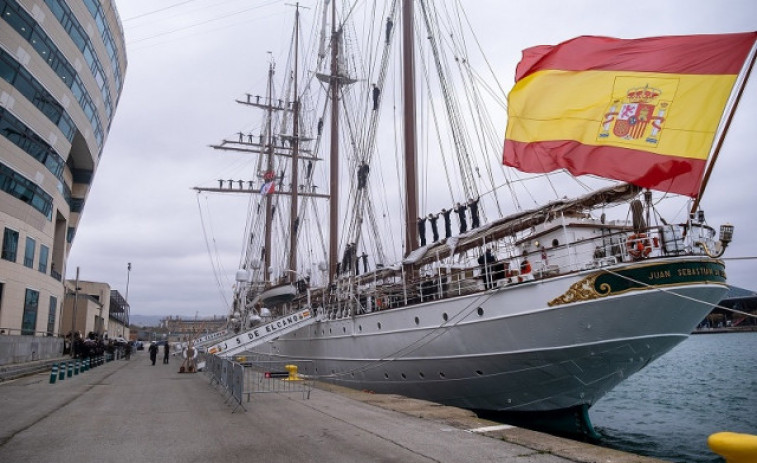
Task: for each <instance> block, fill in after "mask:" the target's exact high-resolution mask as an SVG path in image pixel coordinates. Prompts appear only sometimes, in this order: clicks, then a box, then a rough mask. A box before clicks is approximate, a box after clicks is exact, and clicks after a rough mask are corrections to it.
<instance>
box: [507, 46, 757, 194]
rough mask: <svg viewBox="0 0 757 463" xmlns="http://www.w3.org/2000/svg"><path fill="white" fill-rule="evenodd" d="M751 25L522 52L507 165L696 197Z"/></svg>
mask: <svg viewBox="0 0 757 463" xmlns="http://www.w3.org/2000/svg"><path fill="white" fill-rule="evenodd" d="M755 40H757V32H748V33H738V34H721V35H691V36H670V37H651V38H643V39H633V40H623V39H615V38H609V37H591V36H585V37H578V38H575V39H572V40H569V41H567V42H563V43H561V44H559V45H555V46H537V47H533V48H529V49H527V50H524V51H523V59H522V60H521V62H520V63H519V64H518V68H517V70H516V76H515V82H516V83H515V86H514V87H513V89H512V91H511V92H510V95H509V97H508V122H507V133H506V137H505V149H504V163H505V165H509V166H512V167H516V168H518V169H520V170H521V171H524V172H551V171H554V170H557V169H567V170H568V171H569V172H570V173H572V174H573V175H584V174H595V175H599V176H602V177H605V178H611V179H615V180H622V181H626V182H629V183H633V184H635V185H638V186H641V187H644V188H651V189H655V190H660V191H667V192H672V193H679V194H684V195H688V196H691V197H696V196H697V194H698V192H699V186H700V183H701V180H702V175H703V172H704V169H705V166H706V164H707V158H708V156H709V153H710V151H711V148H712V145H713V142H714V139H715V134H716V132H717V129H718V124H719V123H720V120H721V119H722V117H723V112H724V111H725V107H726V104H727V102H728V99H729V97H730V95H731V91H732V89H733V86H734V84H735V82H736V80H737V77H738V74H739V73H740V72H741V70H742V68H743V67H744V63H745V62H746V60H747V58H748V57H749V55H750V51H751V50H752V47H753V46H754V44H755Z"/></svg>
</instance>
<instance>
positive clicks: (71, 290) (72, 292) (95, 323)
mask: <svg viewBox="0 0 757 463" xmlns="http://www.w3.org/2000/svg"><path fill="white" fill-rule="evenodd" d="M75 285H76V281H75V280H67V281H66V286H67V290H66V297H65V304H64V305H63V312H62V314H61V323H60V326H61V333H69V332H71V331H74V330H75V331H79V332H81V334H82V336H85V337H86V336H87V335H89V333H95V334H96V335H97V336H98V337H107V338H108V339H114V338H124V339H129V326H128V321H127V320H126V316H125V315H126V313H128V310H127V307H128V306H126V305H125V301H124V299H123V297H121V294H119V292H118V291H116V290H111V289H110V285H109V284H107V283H98V282H93V281H79V285H78V286H75ZM77 288H78V290H77ZM72 326H73V328H72Z"/></svg>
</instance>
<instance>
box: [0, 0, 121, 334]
mask: <svg viewBox="0 0 757 463" xmlns="http://www.w3.org/2000/svg"><path fill="white" fill-rule="evenodd" d="M125 71H126V52H125V44H124V34H123V28H122V26H121V22H120V19H119V17H118V12H117V10H116V6H115V2H114V0H0V232H2V256H1V258H0V332H4V334H15V335H18V334H22V335H48V336H55V335H58V334H61V333H66V332H67V331H66V327H65V326H68V329H70V325H65V324H64V323H63V322H64V320H62V319H61V310H62V307H63V304H64V300H65V299H66V298H67V296H66V294H67V291H66V288H65V285H64V281H63V279H62V277H61V275H65V270H66V260H67V257H68V255H69V251H70V249H71V244H72V242H73V240H74V236H75V234H76V228H77V226H78V224H79V219H80V217H81V213H82V210H83V208H84V204H85V202H86V200H87V195H88V193H89V190H90V185H91V182H92V178H93V176H94V174H95V172H96V170H97V164H98V161H99V159H100V155H101V154H102V151H103V146H104V143H105V140H106V138H107V134H108V131H109V129H110V125H111V121H112V120H113V116H114V114H115V110H116V106H117V104H118V100H119V97H120V95H121V90H122V88H123V81H124V74H125ZM74 291H75V290H74ZM109 296H110V295H109V294H105V293H103V298H104V299H105V300H102V299H101V300H100V303H101V304H103V303H105V302H106V301H109ZM84 300H86V301H90V300H91V298H89V297H85V299H84ZM87 306H89V302H87ZM87 310H89V308H88V309H87ZM102 318H103V319H102V323H103V331H104V330H105V329H107V326H108V323H109V321H108V320H109V318H108V316H106V317H102ZM90 321H92V320H89V319H88V320H87V321H86V323H87V326H89V323H90ZM123 321H125V322H126V324H128V320H122V322H123ZM69 322H70V321H69ZM122 324H123V323H122ZM82 328H84V327H82ZM82 328H78V327H77V329H80V330H82ZM84 329H86V328H84Z"/></svg>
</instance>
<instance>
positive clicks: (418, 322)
mask: <svg viewBox="0 0 757 463" xmlns="http://www.w3.org/2000/svg"><path fill="white" fill-rule="evenodd" d="M420 323H421V319H420V318H418V317H415V324H416V325H420Z"/></svg>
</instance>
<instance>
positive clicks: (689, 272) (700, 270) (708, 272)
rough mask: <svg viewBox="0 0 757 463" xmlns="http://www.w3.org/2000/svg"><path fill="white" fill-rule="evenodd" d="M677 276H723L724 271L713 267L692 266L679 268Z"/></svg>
mask: <svg viewBox="0 0 757 463" xmlns="http://www.w3.org/2000/svg"><path fill="white" fill-rule="evenodd" d="M678 276H681V277H689V276H721V277H722V276H725V275H724V272H722V271H721V270H720V269H713V268H710V267H694V268H679V269H678Z"/></svg>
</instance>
